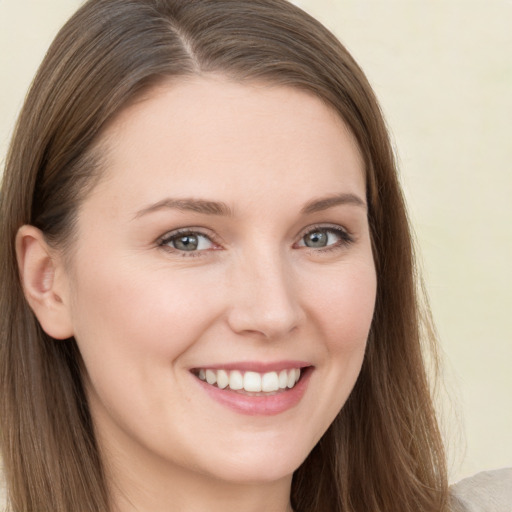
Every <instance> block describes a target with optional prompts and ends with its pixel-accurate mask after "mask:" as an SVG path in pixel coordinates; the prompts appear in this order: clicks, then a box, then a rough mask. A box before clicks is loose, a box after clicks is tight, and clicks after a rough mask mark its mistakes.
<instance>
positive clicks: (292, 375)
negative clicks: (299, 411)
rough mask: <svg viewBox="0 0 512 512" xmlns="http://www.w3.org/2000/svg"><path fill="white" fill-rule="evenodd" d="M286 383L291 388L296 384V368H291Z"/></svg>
mask: <svg viewBox="0 0 512 512" xmlns="http://www.w3.org/2000/svg"><path fill="white" fill-rule="evenodd" d="M206 375H207V377H206V378H208V371H207V372H206ZM286 385H287V386H288V387H289V388H293V386H295V370H291V371H289V372H288V382H287V383H286Z"/></svg>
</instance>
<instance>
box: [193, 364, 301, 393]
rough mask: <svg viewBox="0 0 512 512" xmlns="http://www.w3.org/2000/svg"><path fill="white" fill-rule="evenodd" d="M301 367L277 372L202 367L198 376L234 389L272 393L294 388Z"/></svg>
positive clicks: (222, 387)
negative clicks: (243, 371)
mask: <svg viewBox="0 0 512 512" xmlns="http://www.w3.org/2000/svg"><path fill="white" fill-rule="evenodd" d="M300 373H301V371H300V368H291V369H289V370H281V371H280V372H279V373H277V372H267V373H258V372H245V373H242V372H241V371H239V370H232V371H229V372H228V371H227V370H210V369H203V368H201V369H200V370H199V371H198V373H197V376H198V377H199V378H200V379H201V380H203V381H206V382H207V383H208V384H210V385H212V386H213V385H215V384H216V385H217V387H219V388H220V389H225V388H229V389H231V390H233V391H238V390H242V389H243V390H245V391H248V392H251V393H259V392H261V391H263V392H265V393H272V392H275V391H279V390H280V389H282V390H283V389H286V388H293V387H294V386H295V384H296V383H297V382H298V380H299V379H300Z"/></svg>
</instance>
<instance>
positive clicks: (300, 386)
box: [194, 367, 313, 416]
mask: <svg viewBox="0 0 512 512" xmlns="http://www.w3.org/2000/svg"><path fill="white" fill-rule="evenodd" d="M312 370H313V368H311V367H310V368H307V369H306V370H305V371H304V372H303V374H302V376H301V379H300V380H299V382H297V384H295V386H294V387H293V388H291V389H286V390H283V391H281V392H278V393H276V394H275V395H268V396H249V395H243V394H242V393H237V392H236V391H231V390H229V389H220V388H218V387H217V386H212V385H210V384H207V383H206V382H204V381H202V380H199V379H198V378H197V377H194V378H195V379H196V380H197V382H198V383H199V384H200V385H201V386H202V388H203V389H204V390H205V391H206V392H207V393H208V395H209V396H210V397H211V398H213V399H214V400H215V401H217V402H219V403H220V404H222V405H225V406H227V407H229V408H230V409H232V410H234V411H236V412H238V413H241V414H247V415H249V416H273V415H276V414H281V413H283V412H285V411H287V410H288V409H291V408H292V407H295V406H296V405H297V404H298V403H299V402H300V400H301V399H302V397H303V396H304V393H305V392H306V388H307V386H308V383H309V378H310V376H311V373H312Z"/></svg>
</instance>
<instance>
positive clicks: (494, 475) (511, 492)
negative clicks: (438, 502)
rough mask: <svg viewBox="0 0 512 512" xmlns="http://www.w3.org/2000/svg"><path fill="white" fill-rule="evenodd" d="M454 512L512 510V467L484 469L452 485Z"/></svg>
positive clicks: (508, 511)
mask: <svg viewBox="0 0 512 512" xmlns="http://www.w3.org/2000/svg"><path fill="white" fill-rule="evenodd" d="M451 496H452V503H451V504H452V511H453V512H512V468H504V469H496V470H494V471H483V472H482V473H478V474H477V475H475V476H472V477H470V478H465V479H464V480H461V481H460V482H458V483H456V484H455V485H452V486H451Z"/></svg>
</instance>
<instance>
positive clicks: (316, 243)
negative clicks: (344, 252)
mask: <svg viewBox="0 0 512 512" xmlns="http://www.w3.org/2000/svg"><path fill="white" fill-rule="evenodd" d="M305 243H306V245H307V246H308V247H325V246H326V244H327V233H326V232H325V231H315V232H314V233H310V234H309V235H308V236H307V238H306V241H305Z"/></svg>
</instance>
